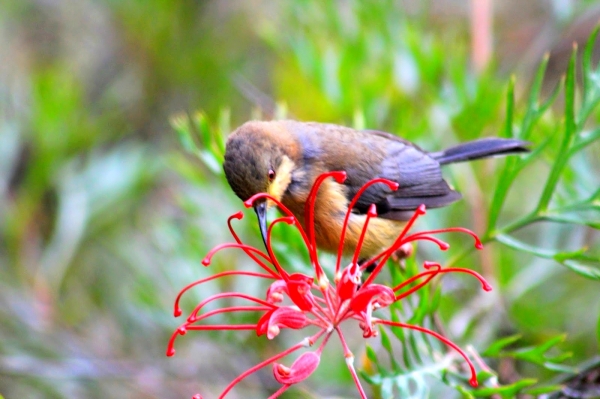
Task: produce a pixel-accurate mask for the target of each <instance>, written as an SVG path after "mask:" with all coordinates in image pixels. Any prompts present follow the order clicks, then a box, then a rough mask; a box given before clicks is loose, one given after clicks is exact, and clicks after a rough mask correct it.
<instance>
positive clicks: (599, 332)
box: [596, 315, 600, 346]
mask: <svg viewBox="0 0 600 399" xmlns="http://www.w3.org/2000/svg"><path fill="white" fill-rule="evenodd" d="M596 339H597V340H598V346H600V315H598V325H597V326H596Z"/></svg>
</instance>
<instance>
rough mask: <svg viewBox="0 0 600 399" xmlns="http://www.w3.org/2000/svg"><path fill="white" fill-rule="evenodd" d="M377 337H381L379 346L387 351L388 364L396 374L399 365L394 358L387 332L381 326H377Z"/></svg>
mask: <svg viewBox="0 0 600 399" xmlns="http://www.w3.org/2000/svg"><path fill="white" fill-rule="evenodd" d="M379 336H380V337H381V346H383V348H384V349H385V350H386V351H387V353H388V355H389V356H390V362H391V363H392V369H393V370H394V371H395V372H397V371H398V370H400V365H399V364H398V362H397V361H396V357H395V356H394V349H393V348H392V342H391V341H390V337H389V335H388V333H387V331H386V330H385V329H384V328H383V326H379Z"/></svg>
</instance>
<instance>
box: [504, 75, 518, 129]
mask: <svg viewBox="0 0 600 399" xmlns="http://www.w3.org/2000/svg"><path fill="white" fill-rule="evenodd" d="M515 82H516V78H515V75H512V76H511V77H510V80H509V81H508V89H507V90H506V120H505V122H504V137H514V135H513V119H514V112H515Z"/></svg>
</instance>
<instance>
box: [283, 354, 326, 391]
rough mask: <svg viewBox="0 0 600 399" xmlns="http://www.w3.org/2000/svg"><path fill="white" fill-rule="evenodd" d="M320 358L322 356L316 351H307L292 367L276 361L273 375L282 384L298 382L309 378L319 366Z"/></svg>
mask: <svg viewBox="0 0 600 399" xmlns="http://www.w3.org/2000/svg"><path fill="white" fill-rule="evenodd" d="M320 360H321V356H320V355H318V354H316V353H315V352H305V353H303V354H302V355H300V357H298V359H296V360H295V361H294V363H292V365H291V366H290V367H286V366H284V365H283V364H281V363H274V364H273V376H274V377H275V379H276V380H277V382H279V383H280V384H284V385H291V384H296V383H298V382H300V381H304V380H305V379H306V378H308V377H309V376H310V375H311V374H312V373H313V372H314V371H315V370H316V369H317V367H319V361H320Z"/></svg>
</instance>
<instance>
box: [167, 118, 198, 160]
mask: <svg viewBox="0 0 600 399" xmlns="http://www.w3.org/2000/svg"><path fill="white" fill-rule="evenodd" d="M171 127H172V128H173V130H175V133H177V137H178V138H179V142H180V143H181V145H182V147H183V149H184V150H186V151H187V152H190V153H194V154H196V153H197V151H198V146H197V145H196V143H195V142H194V139H193V138H192V132H191V130H192V127H191V125H190V119H189V118H188V117H187V115H185V114H181V115H176V116H174V117H172V118H171Z"/></svg>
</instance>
